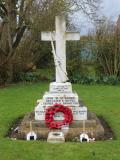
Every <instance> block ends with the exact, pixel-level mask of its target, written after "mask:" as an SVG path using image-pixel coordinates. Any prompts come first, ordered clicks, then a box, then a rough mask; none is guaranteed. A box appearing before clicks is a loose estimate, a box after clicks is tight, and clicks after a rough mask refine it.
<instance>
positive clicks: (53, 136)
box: [47, 132, 65, 143]
mask: <svg viewBox="0 0 120 160" xmlns="http://www.w3.org/2000/svg"><path fill="white" fill-rule="evenodd" d="M47 142H49V143H63V142H65V137H64V134H63V132H50V133H49V134H48V138H47Z"/></svg>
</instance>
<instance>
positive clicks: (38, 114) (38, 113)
mask: <svg viewBox="0 0 120 160" xmlns="http://www.w3.org/2000/svg"><path fill="white" fill-rule="evenodd" d="M35 120H41V121H44V120H45V106H44V105H43V101H40V103H39V104H38V105H37V106H36V107H35Z"/></svg>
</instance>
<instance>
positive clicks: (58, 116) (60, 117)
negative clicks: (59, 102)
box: [54, 112, 65, 121]
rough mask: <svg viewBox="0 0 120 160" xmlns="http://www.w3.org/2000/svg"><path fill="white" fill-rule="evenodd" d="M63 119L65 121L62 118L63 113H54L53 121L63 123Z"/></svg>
mask: <svg viewBox="0 0 120 160" xmlns="http://www.w3.org/2000/svg"><path fill="white" fill-rule="evenodd" d="M64 119H65V118H64V113H62V112H57V113H55V115H54V121H63V120H64Z"/></svg>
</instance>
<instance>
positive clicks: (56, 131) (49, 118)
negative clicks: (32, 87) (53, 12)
mask: <svg viewBox="0 0 120 160" xmlns="http://www.w3.org/2000/svg"><path fill="white" fill-rule="evenodd" d="M41 39H42V41H50V42H51V46H52V52H53V56H54V62H55V71H56V77H55V82H51V83H50V85H49V91H48V92H45V94H44V95H43V97H42V99H39V100H37V105H36V106H35V109H34V111H33V112H32V113H28V114H26V115H25V116H24V117H23V119H22V120H21V122H20V124H19V127H18V132H17V139H24V140H46V141H47V142H51V143H60V142H65V141H80V142H83V141H86V142H89V141H94V140H101V139H102V137H103V136H104V133H105V130H104V127H103V125H102V124H101V121H100V120H99V118H98V117H97V116H96V115H95V114H94V113H91V112H90V111H89V110H88V108H87V107H86V106H85V104H84V103H83V101H82V100H81V99H79V97H78V94H77V93H76V92H74V91H73V89H72V84H71V83H70V82H69V79H68V76H67V70H66V41H79V40H80V33H76V32H67V31H66V21H65V17H64V16H56V18H55V31H53V32H42V33H41ZM54 42H55V43H56V45H55V46H56V47H55V46H54ZM44 43H45V42H44ZM38 98H40V97H38Z"/></svg>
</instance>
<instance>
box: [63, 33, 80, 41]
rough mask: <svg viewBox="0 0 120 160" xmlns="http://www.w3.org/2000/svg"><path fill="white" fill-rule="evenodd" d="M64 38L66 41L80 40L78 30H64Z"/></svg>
mask: <svg viewBox="0 0 120 160" xmlns="http://www.w3.org/2000/svg"><path fill="white" fill-rule="evenodd" d="M66 40H67V41H78V40H80V33H79V32H66Z"/></svg>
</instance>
